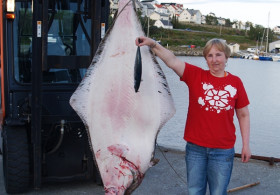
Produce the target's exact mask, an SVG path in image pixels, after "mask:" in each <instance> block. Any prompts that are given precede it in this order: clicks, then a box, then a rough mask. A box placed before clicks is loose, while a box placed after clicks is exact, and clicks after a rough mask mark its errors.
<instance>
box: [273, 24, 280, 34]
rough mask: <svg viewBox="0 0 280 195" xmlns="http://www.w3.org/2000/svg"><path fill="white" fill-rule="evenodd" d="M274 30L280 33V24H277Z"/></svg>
mask: <svg viewBox="0 0 280 195" xmlns="http://www.w3.org/2000/svg"><path fill="white" fill-rule="evenodd" d="M273 32H274V33H276V34H280V26H275V27H274V28H273Z"/></svg>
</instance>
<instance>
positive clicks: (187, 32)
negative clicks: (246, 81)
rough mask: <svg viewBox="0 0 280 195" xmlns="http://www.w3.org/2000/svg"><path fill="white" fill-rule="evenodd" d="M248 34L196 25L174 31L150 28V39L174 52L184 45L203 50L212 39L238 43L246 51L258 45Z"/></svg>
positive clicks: (243, 31)
mask: <svg viewBox="0 0 280 195" xmlns="http://www.w3.org/2000/svg"><path fill="white" fill-rule="evenodd" d="M247 33H248V32H246V31H245V30H238V29H233V28H227V27H220V26H211V25H195V24H184V29H173V30H169V29H158V28H156V27H151V28H150V37H151V38H154V39H156V40H160V41H161V44H162V45H163V46H167V45H168V46H169V48H172V50H181V49H182V47H181V46H182V45H183V46H186V45H195V46H196V48H203V47H204V46H205V44H206V42H207V41H208V40H210V39H212V38H221V39H225V40H226V41H227V43H238V44H239V45H240V50H246V49H247V48H248V47H255V46H256V44H257V42H256V41H254V40H251V39H250V38H249V36H247V35H246V34H247ZM259 44H260V43H259Z"/></svg>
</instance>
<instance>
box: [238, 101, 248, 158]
mask: <svg viewBox="0 0 280 195" xmlns="http://www.w3.org/2000/svg"><path fill="white" fill-rule="evenodd" d="M236 116H237V119H238V122H239V126H240V131H241V136H242V145H243V146H242V153H241V158H242V162H248V161H249V159H250V158H251V150H250V145H249V141H250V114H249V108H248V106H245V107H243V108H240V109H236Z"/></svg>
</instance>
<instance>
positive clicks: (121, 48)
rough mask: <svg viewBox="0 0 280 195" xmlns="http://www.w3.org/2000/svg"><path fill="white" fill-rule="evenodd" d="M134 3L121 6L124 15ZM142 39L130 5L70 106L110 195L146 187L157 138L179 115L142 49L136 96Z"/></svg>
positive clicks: (149, 56) (123, 0) (159, 74)
mask: <svg viewBox="0 0 280 195" xmlns="http://www.w3.org/2000/svg"><path fill="white" fill-rule="evenodd" d="M128 1H129V0H121V1H120V3H119V10H121V9H122V7H124V5H125V4H126V3H127V2H128ZM141 35H144V33H143V31H142V29H141V25H140V23H139V22H138V19H137V16H136V14H135V11H134V9H133V7H132V3H131V2H130V3H129V4H128V5H127V6H126V7H125V8H124V10H123V11H122V12H121V13H120V15H119V16H118V18H117V20H116V22H115V24H114V26H113V28H112V29H111V30H110V32H108V33H107V35H106V37H105V38H104V40H103V43H102V44H101V45H100V46H99V49H98V52H97V53H96V55H95V57H94V59H93V62H92V64H91V66H90V67H89V68H88V71H87V74H86V76H85V78H84V79H83V81H82V82H81V84H80V85H79V87H78V88H77V90H76V91H75V92H74V94H73V95H72V97H71V100H70V104H71V106H72V107H73V108H74V110H75V111H76V112H77V113H78V114H79V116H80V117H81V119H82V120H83V122H84V123H85V125H86V127H87V129H88V133H89V136H90V141H91V146H92V149H93V151H94V154H95V160H96V162H97V165H98V168H99V171H100V174H101V177H102V180H103V184H104V188H105V192H106V193H107V194H123V193H124V192H126V191H132V190H134V189H135V188H136V187H137V186H138V185H139V184H140V183H141V181H142V179H143V177H144V174H145V172H146V171H147V169H148V168H149V167H150V166H151V161H152V160H153V152H154V149H155V140H156V137H157V134H158V132H159V130H160V128H161V127H162V126H163V125H164V124H165V123H166V122H167V121H168V120H169V119H170V118H171V117H172V116H173V115H174V113H175V108H174V104H173V100H172V97H171V94H170V91H169V88H168V85H167V82H166V79H165V77H164V74H163V72H162V70H161V69H160V67H159V65H158V63H157V62H156V61H155V59H154V56H153V55H152V54H151V52H150V51H149V48H148V47H146V46H144V47H141V55H142V65H143V68H142V82H141V85H140V88H139V92H138V93H135V91H134V62H135V55H136V49H137V47H136V45H135V39H136V38H137V37H139V36H141Z"/></svg>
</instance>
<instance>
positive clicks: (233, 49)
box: [228, 43, 240, 53]
mask: <svg viewBox="0 0 280 195" xmlns="http://www.w3.org/2000/svg"><path fill="white" fill-rule="evenodd" d="M228 46H229V48H230V51H231V53H237V52H239V47H240V45H239V44H237V43H230V44H228Z"/></svg>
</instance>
